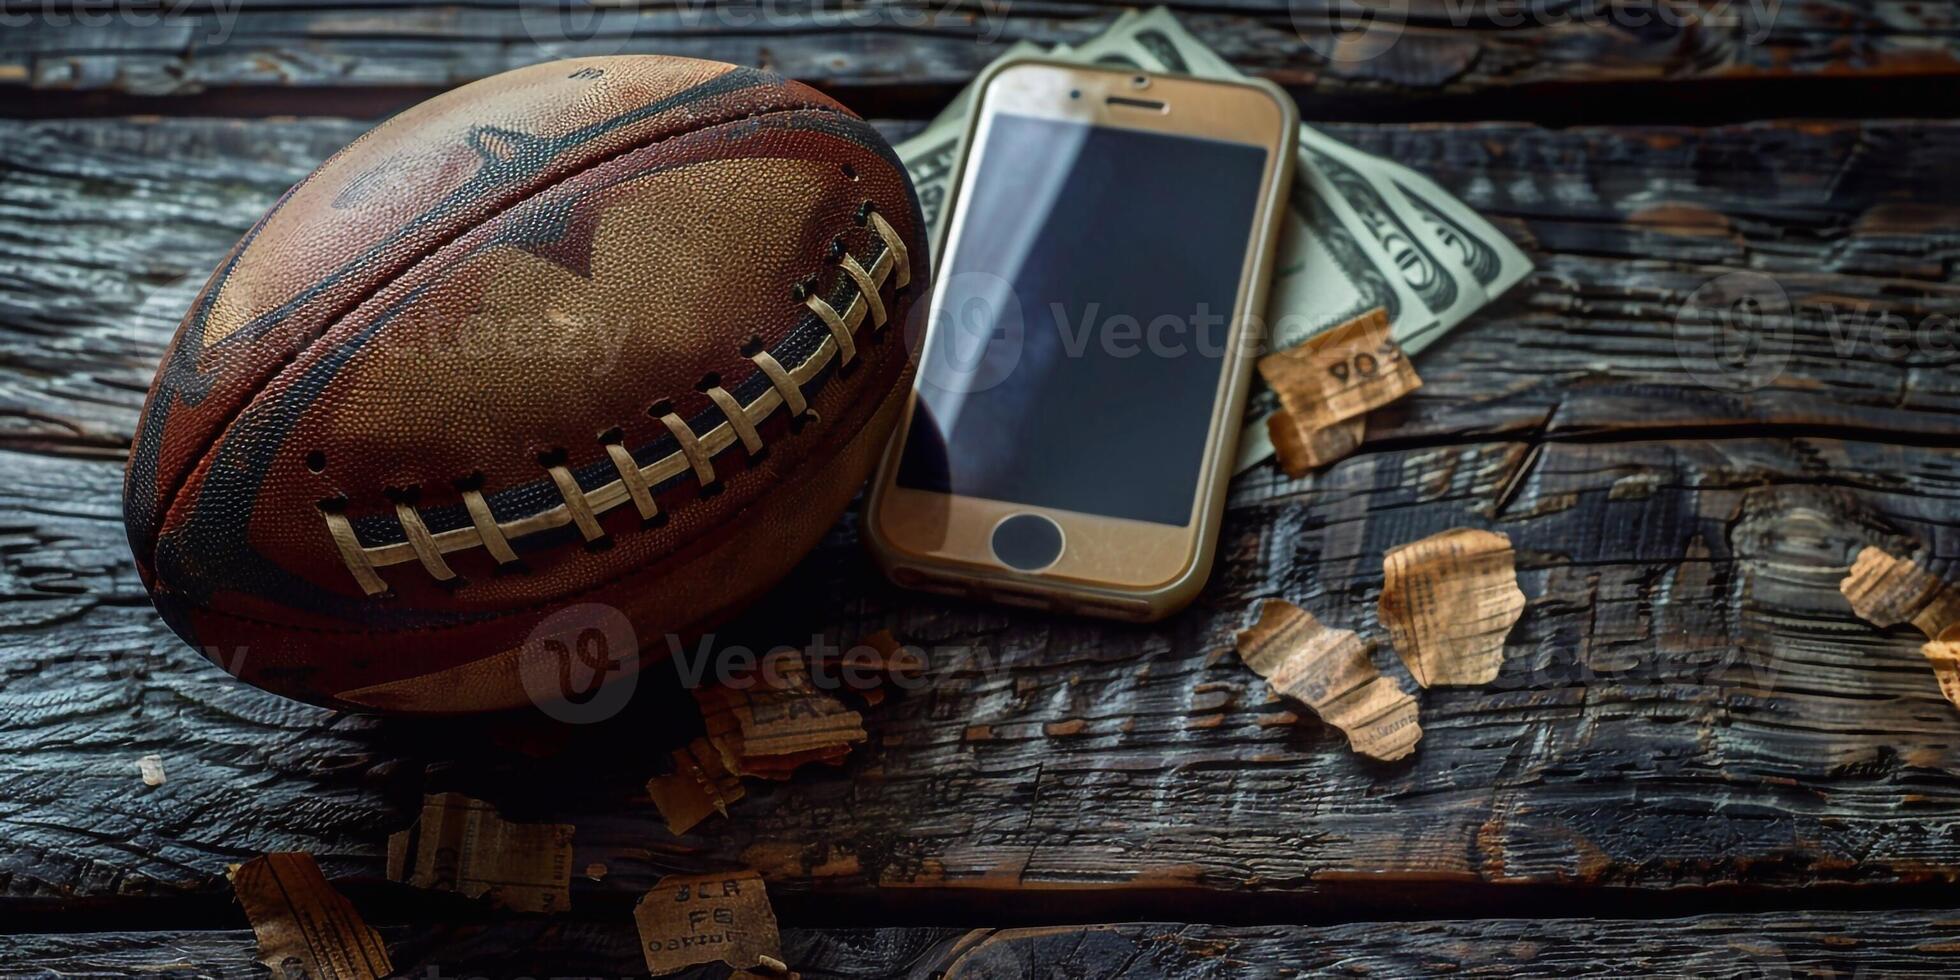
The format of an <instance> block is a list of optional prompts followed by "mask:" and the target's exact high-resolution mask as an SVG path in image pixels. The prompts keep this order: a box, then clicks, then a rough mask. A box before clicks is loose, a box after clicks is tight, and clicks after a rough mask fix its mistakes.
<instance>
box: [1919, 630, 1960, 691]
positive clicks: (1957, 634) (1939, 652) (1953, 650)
mask: <svg viewBox="0 0 1960 980" xmlns="http://www.w3.org/2000/svg"><path fill="white" fill-rule="evenodd" d="M1919 652H1921V653H1923V654H1925V655H1926V662H1927V663H1930V664H1932V665H1933V677H1934V678H1935V679H1937V680H1938V681H1939V682H1940V693H1941V694H1944V695H1946V699H1947V700H1948V701H1949V702H1951V703H1952V704H1953V706H1954V707H1956V708H1960V623H1954V624H1953V625H1951V626H1948V627H1947V628H1946V629H1945V630H1943V631H1941V632H1940V635H1939V636H1937V637H1934V639H1933V642H1931V643H1928V644H1926V645H1925V646H1923V647H1920V648H1919Z"/></svg>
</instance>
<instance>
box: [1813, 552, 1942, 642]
mask: <svg viewBox="0 0 1960 980" xmlns="http://www.w3.org/2000/svg"><path fill="white" fill-rule="evenodd" d="M1838 591H1840V592H1843V593H1844V597H1845V598H1846V599H1849V600H1850V601H1851V611H1852V612H1854V613H1857V614H1858V618H1859V619H1862V620H1864V621H1865V622H1867V623H1870V624H1872V625H1873V626H1877V627H1880V628H1889V627H1893V626H1897V625H1898V624H1900V623H1911V624H1912V625H1914V626H1917V627H1918V628H1919V631H1920V632H1922V633H1924V634H1926V638H1927V639H1929V640H1930V639H1938V637H1939V636H1940V634H1942V633H1943V632H1945V631H1946V628H1947V627H1949V626H1951V625H1953V624H1954V623H1960V589H1955V588H1952V587H1950V586H1948V585H1947V584H1946V582H1945V581H1944V580H1942V579H1941V578H1940V577H1939V576H1938V575H1935V574H1933V573H1932V572H1929V571H1927V570H1926V569H1924V568H1921V567H1920V566H1919V565H1918V564H1917V563H1915V562H1911V561H1907V560H1906V559H1903V558H1894V557H1893V556H1891V555H1890V554H1888V553H1886V551H1885V549H1883V548H1878V547H1871V546H1868V547H1866V548H1865V549H1864V550H1863V551H1860V552H1858V559H1857V561H1855V562H1853V563H1852V565H1851V574H1849V575H1847V576H1845V578H1844V581H1842V582H1840V583H1838Z"/></svg>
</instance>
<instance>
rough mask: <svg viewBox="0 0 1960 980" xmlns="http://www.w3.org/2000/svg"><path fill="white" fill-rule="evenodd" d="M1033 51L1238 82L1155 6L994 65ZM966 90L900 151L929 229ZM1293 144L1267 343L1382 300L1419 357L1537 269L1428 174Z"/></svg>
mask: <svg viewBox="0 0 1960 980" xmlns="http://www.w3.org/2000/svg"><path fill="white" fill-rule="evenodd" d="M1037 54H1040V55H1043V56H1045V57H1050V58H1056V59H1060V60H1066V61H1075V62H1081V63H1085V64H1103V65H1121V66H1124V67H1131V68H1137V69H1139V70H1143V71H1149V72H1158V73H1173V74H1183V75H1194V76H1197V77H1201V78H1222V79H1236V78H1242V77H1244V76H1243V74H1242V73H1241V72H1239V71H1238V70H1237V69H1236V68H1234V67H1233V66H1232V65H1231V63H1230V62H1228V61H1226V60H1225V59H1224V58H1222V57H1220V56H1219V55H1218V54H1217V52H1215V51H1212V50H1211V49H1210V48H1209V47H1207V46H1205V45H1204V44H1203V43H1202V42H1200V41H1199V40H1198V39H1197V38H1195V37H1193V36H1192V35H1191V33H1190V32H1189V31H1187V30H1185V28H1184V26H1183V25H1182V24H1181V23H1179V22H1178V20H1177V18H1176V16H1174V15H1173V14H1172V13H1171V12H1170V11H1169V10H1168V9H1166V8H1163V7H1158V8H1155V9H1152V10H1149V11H1145V12H1138V11H1128V12H1125V13H1124V14H1123V15H1122V16H1120V17H1118V18H1117V19H1116V21H1114V22H1113V23H1112V24H1110V26H1109V27H1108V28H1107V29H1105V30H1104V31H1103V32H1102V33H1101V34H1099V35H1097V36H1096V37H1094V38H1092V39H1090V40H1089V41H1086V42H1084V43H1082V44H1079V45H1074V46H1064V47H1062V48H1057V49H1055V50H1053V51H1049V52H1043V51H1042V50H1041V48H1040V47H1039V46H1037V45H1034V44H1030V43H1028V42H1025V41H1023V42H1020V43H1018V44H1016V45H1014V46H1013V47H1012V48H1010V49H1009V50H1008V51H1007V52H1006V53H1004V54H1003V55H1002V56H1001V57H1000V58H999V59H997V61H1004V60H1011V59H1014V58H1021V57H1027V56H1030V55H1037ZM972 93H973V88H972V86H968V87H967V88H966V89H965V90H963V91H961V92H960V94H959V95H958V96H956V97H955V98H954V100H953V102H952V104H950V105H948V106H947V108H946V110H945V111H943V112H941V113H940V114H939V116H938V117H936V118H934V119H933V121H932V122H931V123H930V124H929V125H927V127H926V128H925V129H924V130H922V131H921V132H919V133H918V134H917V135H915V136H913V137H912V138H911V139H908V140H906V141H905V142H903V143H901V144H899V146H898V147H897V150H898V155H899V158H900V159H901V160H902V161H904V163H905V165H906V167H907V169H908V170H909V171H910V172H911V174H912V179H913V183H914V184H915V185H916V186H917V187H918V190H919V200H920V203H921V205H922V207H923V208H924V210H925V214H926V222H927V225H928V227H931V228H933V229H935V232H937V231H938V230H939V229H940V225H941V222H943V220H944V216H945V208H946V195H947V193H948V191H949V185H950V178H951V170H952V167H953V165H954V163H955V162H956V161H957V160H958V152H959V141H960V137H961V135H962V132H963V131H964V128H965V120H966V115H967V110H968V108H969V106H970V103H971V99H972V97H973V96H972ZM1297 153H1298V156H1297V157H1296V159H1295V161H1294V185H1293V189H1292V194H1291V196H1290V200H1289V204H1288V208H1287V213H1286V214H1285V215H1284V216H1283V218H1282V226H1281V229H1280V238H1279V246H1278V251H1277V254H1276V256H1275V262H1274V268H1273V279H1272V284H1271V288H1270V291H1269V293H1268V298H1267V304H1266V310H1265V311H1264V317H1263V326H1264V329H1265V337H1264V344H1265V346H1266V347H1267V348H1268V349H1273V350H1282V349H1286V348H1290V347H1294V346H1297V345H1299V344H1300V343H1302V342H1304V341H1305V340H1307V339H1308V338H1309V337H1312V336H1314V335H1316V334H1318V333H1320V332H1322V331H1325V330H1329V329H1332V328H1333V327H1335V326H1337V325H1339V324H1342V323H1345V322H1347V321H1349V320H1352V319H1354V318H1355V317H1356V316H1359V315H1360V314H1362V313H1365V312H1367V311H1368V310H1371V309H1374V308H1376V307H1380V308H1381V309H1383V310H1385V311H1386V312H1387V313H1388V318H1389V322H1390V324H1391V331H1390V332H1391V336H1393V337H1394V338H1395V341H1396V343H1397V344H1399V345H1400V346H1401V347H1402V349H1403V350H1405V351H1407V352H1408V353H1410V354H1412V355H1413V354H1416V353H1419V352H1421V351H1422V350H1423V349H1424V348H1426V347H1428V346H1429V345H1430V344H1431V343H1433V342H1434V341H1435V340H1436V339H1438V338H1440V337H1442V336H1443V335H1445V334H1446V333H1448V332H1449V330H1450V329H1451V328H1453V327H1455V326H1456V325H1457V324H1459V323H1462V322H1463V321H1464V319H1466V318H1467V317H1469V316H1470V314H1472V313H1474V312H1475V311H1476V310H1477V309H1479V308H1481V307H1482V306H1483V305H1484V304H1486V303H1488V302H1489V301H1490V300H1491V299H1493V298H1495V297H1496V296H1497V295H1498V294H1500V293H1502V292H1503V291H1504V290H1506V289H1508V288H1510V287H1511V286H1512V285H1513V284H1515V283H1516V282H1517V281H1518V280H1520V279H1522V278H1524V276H1525V275H1526V274H1527V273H1528V272H1530V271H1531V262H1530V260H1529V259H1528V258H1526V257H1525V255H1524V253H1523V252H1521V251H1519V250H1518V248H1517V247H1516V246H1515V245H1513V244H1511V242H1510V240H1509V239H1507V238H1505V237H1504V236H1503V235H1502V234H1500V233H1498V231H1497V230H1496V229H1495V228H1493V227H1491V225H1490V223H1489V222H1487V221H1485V220H1484V219H1483V218H1481V217H1479V216H1478V215H1477V214H1476V213H1475V212H1474V211H1471V210H1470V209H1469V208H1467V207H1465V206H1464V205H1463V203H1462V202H1461V201H1458V200H1456V199H1455V198H1454V197H1452V196H1451V195H1450V194H1449V193H1448V192H1446V191H1444V190H1443V189H1442V188H1440V187H1438V186H1437V185H1436V184H1435V182H1434V181H1431V180H1430V179H1429V178H1427V177H1425V176H1423V175H1422V174H1420V173H1417V172H1416V171H1414V170H1411V169H1410V168H1408V167H1405V166H1402V165H1401V164H1398V163H1394V162H1393V161H1388V160H1383V159H1381V158H1379V157H1375V156H1371V155H1369V154H1366V153H1363V152H1361V151H1359V150H1356V149H1354V148H1353V147H1350V146H1347V145H1345V144H1343V143H1341V142H1340V141H1338V140H1335V139H1333V138H1331V137H1329V136H1327V135H1326V134H1324V133H1321V132H1319V131H1318V130H1316V129H1314V128H1313V127H1311V126H1308V125H1302V126H1301V127H1300V140H1299V148H1298V151H1297ZM937 239H938V235H937V233H935V241H936V240H937ZM1277 410H1278V401H1277V400H1276V399H1275V398H1274V397H1273V395H1272V393H1271V392H1270V391H1267V390H1265V387H1264V385H1263V384H1255V386H1254V389H1253V392H1252V395H1251V396H1250V398H1249V399H1248V401H1247V406H1246V414H1245V419H1244V423H1243V425H1242V427H1241V431H1240V440H1239V450H1238V458H1237V461H1236V464H1235V467H1234V472H1243V471H1245V470H1246V469H1249V468H1251V467H1253V466H1255V465H1257V464H1258V463H1260V462H1261V461H1263V460H1265V459H1267V458H1270V457H1271V456H1272V453H1273V447H1272V442H1271V440H1270V437H1269V436H1268V435H1267V428H1266V418H1267V417H1268V416H1270V415H1271V414H1272V413H1273V412H1275V411H1277Z"/></svg>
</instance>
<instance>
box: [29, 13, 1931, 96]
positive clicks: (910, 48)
mask: <svg viewBox="0 0 1960 980" xmlns="http://www.w3.org/2000/svg"><path fill="white" fill-rule="evenodd" d="M167 7H168V9H169V10H171V11H173V13H172V14H170V15H158V14H155V13H150V14H141V13H127V14H123V15H121V16H103V17H98V18H94V19H92V20H91V21H89V22H78V21H73V20H68V19H63V18H61V17H60V16H59V15H41V16H35V17H28V16H27V15H25V14H16V15H14V16H13V18H12V19H11V20H10V21H9V26H8V29H7V31H6V32H5V33H4V34H0V84H8V83H11V87H15V88H19V89H26V90H29V91H34V92H38V93H43V94H45V95H46V96H49V97H50V98H52V100H53V101H52V102H51V103H43V105H49V104H51V105H55V106H68V107H74V106H77V105H82V104H83V103H78V102H75V101H72V100H69V101H64V100H63V99H62V98H61V97H62V96H64V95H75V94H87V93H94V94H97V95H111V94H113V95H132V96H139V97H146V98H147V97H158V96H175V97H185V96H193V95H198V94H200V93H202V94H207V95H208V94H222V93H226V92H232V93H241V94H245V95H248V96H249V98H246V99H241V100H239V101H235V102H233V103H231V106H232V107H233V108H238V107H242V106H251V107H253V111H254V112H258V113H263V112H268V111H269V112H273V113H278V112H295V111H329V112H331V111H336V110H334V109H332V108H331V107H332V106H334V105H336V104H337V105H339V106H340V107H341V108H340V109H338V110H337V111H340V112H346V111H349V110H348V108H347V107H348V106H351V105H364V106H365V110H366V111H368V112H376V113H378V112H382V111H387V109H389V108H399V107H400V106H401V105H406V104H407V103H408V102H410V101H414V100H415V99H417V98H421V97H426V96H427V95H429V94H432V93H433V92H435V91H438V90H441V89H444V88H448V87H451V86H454V85H457V84H460V83H463V82H467V81H471V80H474V79H477V78H481V77H484V76H486V75H491V74H495V73H497V72H501V71H506V70H509V69H511V68H515V67H519V66H522V65H527V64H531V63H534V62H537V61H541V60H548V59H551V58H562V57H572V56H578V55H587V54H614V53H645V52H658V53H665V54H677V55H686V56H692V57H703V58H713V59H717V60H723V61H732V62H735V63H738V64H747V65H755V66H759V67H767V68H771V69H774V70H777V71H780V72H783V73H784V74H787V75H790V76H792V77H795V78H800V79H804V80H807V81H811V82H814V83H817V84H819V85H822V86H825V87H828V88H831V89H834V90H839V91H842V92H847V93H849V95H850V101H851V102H852V103H853V104H855V105H857V107H858V108H859V109H860V110H861V111H865V112H870V113H876V114H902V115H910V114H929V113H930V112H932V111H934V110H935V109H936V108H937V105H938V104H939V103H942V102H943V101H944V99H945V98H946V97H947V96H949V95H950V94H951V92H952V90H953V89H954V88H956V87H957V86H959V85H962V84H964V83H965V82H966V81H967V80H968V79H970V78H971V77H972V76H973V74H974V73H975V72H976V71H977V70H978V69H979V68H980V67H981V66H982V65H985V64H986V63H987V62H988V61H989V60H991V59H992V58H994V57H996V56H998V55H999V54H1000V53H1001V52H1002V51H1004V50H1005V49H1006V48H1007V47H1008V46H1009V45H1011V44H1012V43H1014V42H1016V41H1019V40H1030V41H1035V42H1037V43H1041V44H1044V45H1049V44H1055V43H1060V42H1068V43H1080V42H1082V41H1084V40H1087V39H1088V38H1090V37H1092V36H1093V35H1094V34H1095V33H1097V32H1098V31H1099V30H1101V29H1102V28H1103V27H1104V26H1106V25H1107V24H1108V23H1109V21H1110V20H1111V19H1113V18H1114V17H1115V16H1116V5H1115V4H1104V3H1085V2H1074V3H1070V2H1056V0H1017V2H1014V3H1011V4H1010V3H999V2H994V0H980V2H974V0H900V2H893V3H881V4H875V5H862V6H859V5H838V4H834V3H805V2H783V3H774V2H772V3H759V2H743V3H735V4H716V5H709V4H704V3H696V2H687V0H682V2H676V3H649V4H638V5H610V4H609V5H603V6H601V7H599V8H598V9H596V10H594V9H593V8H589V7H583V6H576V5H574V6H571V7H569V8H567V10H568V12H566V13H562V14H561V13H560V12H559V8H558V6H557V5H555V4H547V3H539V2H536V0H500V2H489V3H472V4H436V5H413V4H408V3H405V2H383V3H363V4H359V5H350V6H343V7H339V8H329V9H320V8H318V7H317V5H312V4H300V3H285V2H272V3H266V2H252V3H245V4H232V3H223V4H214V3H196V4H184V3H178V4H171V5H167ZM1377 8H1378V9H1380V10H1382V11H1385V12H1386V13H1385V15H1384V16H1383V17H1382V18H1381V19H1380V20H1379V21H1378V23H1379V24H1381V25H1382V26H1381V28H1380V30H1381V31H1383V32H1384V33H1383V36H1384V37H1389V38H1392V40H1393V43H1392V44H1390V45H1388V46H1386V48H1385V52H1384V53H1382V54H1380V55H1379V56H1375V57H1367V58H1352V57H1342V58H1338V59H1334V60H1330V58H1329V57H1327V54H1328V53H1331V52H1335V51H1337V50H1339V49H1337V47H1336V45H1335V43H1334V40H1335V36H1334V34H1333V25H1336V24H1346V23H1347V22H1346V21H1343V20H1338V19H1337V14H1336V13H1335V11H1337V10H1339V9H1342V8H1340V6H1339V5H1338V4H1335V3H1332V2H1322V0H1307V2H1300V0H1295V2H1291V3H1286V2H1278V0H1230V2H1226V3H1212V4H1193V5H1185V9H1182V10H1181V11H1180V16H1182V17H1183V18H1184V19H1185V20H1186V22H1187V23H1188V25H1189V26H1190V28H1191V29H1192V30H1193V32H1194V33H1196V34H1197V35H1198V36H1199V37H1200V38H1202V39H1203V40H1205V41H1206V42H1207V43H1208V44H1211V45H1213V46H1214V47H1216V48H1217V49H1218V50H1219V52H1220V53H1222V54H1223V55H1225V56H1226V57H1227V58H1229V59H1231V60H1232V61H1234V62H1235V63H1238V64H1239V65H1241V66H1243V67H1244V68H1246V69H1247V70H1248V71H1252V72H1255V73H1258V74H1261V75H1264V76H1266V77H1269V78H1272V79H1274V80H1276V81H1279V82H1281V83H1282V84H1286V85H1289V86H1292V87H1294V88H1295V89H1296V90H1297V91H1300V92H1302V93H1309V94H1312V95H1314V96H1316V97H1318V96H1327V97H1328V98H1326V99H1325V100H1317V101H1316V103H1315V104H1314V105H1313V106H1310V108H1319V109H1323V110H1325V111H1332V112H1342V111H1348V112H1356V113H1379V112H1383V111H1390V112H1395V111H1401V112H1413V113H1416V114H1420V113H1423V112H1425V111H1427V112H1435V111H1439V110H1441V109H1444V108H1445V107H1446V106H1447V103H1441V102H1437V101H1435V100H1436V98H1437V97H1439V96H1449V97H1454V96H1465V95H1470V96H1476V95H1480V94H1491V95H1495V96H1498V97H1499V100H1498V101H1494V102H1486V103H1482V104H1480V105H1479V108H1480V109H1491V108H1494V107H1495V106H1498V105H1501V106H1503V107H1504V108H1503V111H1502V112H1501V113H1497V114H1500V115H1501V117H1503V118H1535V117H1534V116H1531V115H1523V116H1520V115H1519V113H1527V114H1529V113H1534V112H1560V111H1563V112H1571V111H1574V110H1577V111H1580V112H1581V113H1582V115H1581V116H1580V118H1585V116H1584V115H1583V114H1590V115H1591V117H1592V118H1599V117H1600V116H1601V115H1602V114H1606V113H1633V114H1651V113H1652V112H1653V111H1655V110H1656V109H1657V108H1659V107H1657V106H1655V105H1653V101H1654V99H1655V98H1656V97H1658V98H1660V99H1662V100H1665V101H1666V102H1667V103H1668V105H1667V107H1666V110H1665V111H1668V112H1673V113H1675V114H1677V115H1678V114H1682V113H1688V112H1698V111H1700V112H1705V111H1710V110H1714V109H1721V108H1727V109H1728V110H1730V111H1755V112H1762V111H1765V110H1771V111H1774V110H1772V109H1771V106H1768V105H1765V104H1764V102H1765V100H1766V99H1767V100H1768V101H1769V102H1772V103H1775V104H1778V105H1789V106H1792V107H1797V106H1801V105H1803V100H1805V99H1808V100H1810V105H1811V109H1810V114H1814V113H1815V112H1816V105H1817V101H1818V100H1819V99H1824V100H1833V99H1856V98H1859V97H1860V94H1861V93H1864V94H1869V93H1870V92H1871V91H1876V90H1874V89H1871V88H1869V86H1871V85H1875V84H1878V85H1882V84H1886V83H1892V82H1901V81H1906V82H1910V81H1912V80H1923V81H1924V82H1927V83H1929V84H1926V85H1924V86H1916V85H1909V86H1895V87H1893V88H1888V89H1883V91H1887V92H1891V93H1893V95H1894V99H1893V102H1891V103H1888V102H1886V101H1881V100H1874V99H1865V100H1864V101H1862V102H1859V103H1856V105H1858V106H1861V107H1862V109H1861V110H1858V109H1854V110H1853V111H1862V112H1864V113H1884V112H1893V113H1899V112H1905V113H1908V114H1909V113H1911V112H1912V111H1913V107H1908V106H1905V105H1901V104H1898V102H1899V96H1900V95H1905V96H1908V97H1911V98H1912V100H1913V101H1914V102H1915V105H1923V108H1920V109H1919V111H1920V112H1922V113H1925V112H1933V113H1939V112H1942V110H1941V108H1940V106H1941V104H1942V100H1940V99H1939V98H1938V97H1937V95H1936V93H1937V91H1938V88H1937V85H1936V84H1934V83H1937V81H1938V80H1942V79H1944V80H1948V81H1950V80H1951V79H1952V78H1953V77H1954V76H1955V75H1956V74H1960V60H1956V58H1955V57H1954V55H1953V53H1952V50H1951V48H1950V46H1949V45H1948V44H1947V43H1946V42H1947V40H1949V39H1950V37H1951V32H1952V31H1953V29H1954V25H1955V21H1954V17H1953V13H1952V11H1951V10H1950V9H1948V8H1945V7H1943V6H1941V5H1938V4H1927V3H1914V2H1910V0H1878V2H1875V3H1854V2H1850V0H1827V2H1819V3H1806V4H1788V3H1784V4H1769V3H1766V2H1747V0H1738V2H1736V3H1732V4H1731V3H1723V4H1694V5H1684V4H1667V5H1662V4H1612V5H1608V4H1590V5H1588V4H1546V3H1526V2H1521V0H1413V2H1410V3H1406V4H1399V5H1386V4H1384V5H1377ZM1676 10H1681V11H1685V13H1682V14H1677V13H1675V12H1674V11H1676ZM1697 11H1699V13H1697ZM1398 12H1400V15H1399V16H1398V15H1397V14H1398ZM1348 50H1350V51H1352V50H1353V49H1352V48H1351V47H1350V48H1349V49H1348ZM1764 83H1775V84H1777V85H1792V84H1794V85H1796V86H1802V87H1798V88H1788V89H1778V88H1775V87H1767V88H1766V87H1764ZM1808 83H1820V84H1808ZM1708 85H1714V86H1717V88H1702V86H1708ZM1861 86H1862V87H1861ZM281 89H283V90H289V91H290V92H292V93H294V94H290V95H288V96H286V97H284V98H280V97H277V96H273V95H270V94H269V93H270V92H271V91H273V90H281ZM324 90H338V93H337V94H336V95H335V96H334V97H333V98H331V99H322V98H314V99H309V98H308V97H307V93H309V92H311V93H318V92H322V91H324ZM362 90H366V91H369V92H372V93H376V94H378V96H379V98H378V100H377V101H370V102H367V103H361V102H358V101H349V100H353V99H358V93H359V92H360V91H362ZM1718 90H1728V91H1731V92H1733V93H1734V94H1735V95H1736V96H1737V97H1736V98H1708V97H1707V96H1708V94H1709V93H1712V92H1715V91H1718ZM1779 93H1781V95H1780V97H1779ZM1683 96H1687V98H1683ZM335 100H338V101H337V102H336V101H335ZM1847 104H1848V105H1849V103H1847ZM39 107H40V106H37V103H35V102H34V101H26V102H18V103H15V105H14V106H13V109H12V111H14V112H30V113H31V112H34V111H36V110H37V108H39ZM308 107H311V108H310V110H309V108H308ZM124 111H128V110H124ZM1785 111H1797V112H1802V111H1803V110H1802V109H1793V110H1785ZM1487 114H1491V113H1487ZM1312 115H1313V114H1312V113H1311V112H1310V113H1309V116H1310V117H1311V116H1312ZM1349 118H1369V116H1367V115H1360V116H1350V117H1349Z"/></svg>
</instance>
